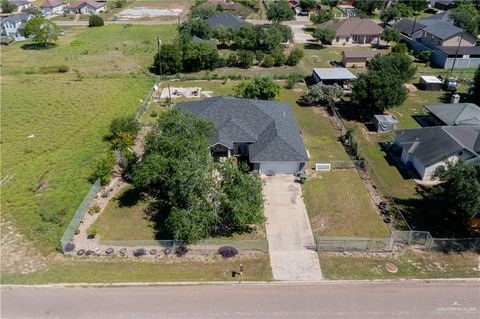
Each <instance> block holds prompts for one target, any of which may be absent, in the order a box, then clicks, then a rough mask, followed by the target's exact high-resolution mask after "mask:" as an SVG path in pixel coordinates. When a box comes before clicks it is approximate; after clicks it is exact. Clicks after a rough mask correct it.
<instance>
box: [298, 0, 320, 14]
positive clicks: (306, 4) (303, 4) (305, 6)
mask: <svg viewBox="0 0 480 319" xmlns="http://www.w3.org/2000/svg"><path fill="white" fill-rule="evenodd" d="M299 5H300V8H302V10H303V11H307V12H308V11H310V10H312V9H313V8H315V7H316V6H317V1H316V0H300V3H299Z"/></svg>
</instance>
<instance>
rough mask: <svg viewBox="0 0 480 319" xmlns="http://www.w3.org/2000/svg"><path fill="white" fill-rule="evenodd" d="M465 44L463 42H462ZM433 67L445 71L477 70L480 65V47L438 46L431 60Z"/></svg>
mask: <svg viewBox="0 0 480 319" xmlns="http://www.w3.org/2000/svg"><path fill="white" fill-rule="evenodd" d="M462 43H463V41H462ZM430 60H431V62H432V64H433V65H436V66H439V67H441V68H444V69H449V68H451V67H452V66H453V67H455V68H476V67H478V66H479V65H480V46H474V47H473V46H461V47H459V46H448V47H441V46H437V47H435V49H434V50H433V52H432V56H431V58H430Z"/></svg>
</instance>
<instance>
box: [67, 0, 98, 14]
mask: <svg viewBox="0 0 480 319" xmlns="http://www.w3.org/2000/svg"><path fill="white" fill-rule="evenodd" d="M67 9H68V11H70V12H72V13H79V14H92V13H101V12H105V11H107V5H106V4H105V3H99V2H96V1H93V0H79V1H77V2H75V3H74V4H72V5H70V6H68V7H67Z"/></svg>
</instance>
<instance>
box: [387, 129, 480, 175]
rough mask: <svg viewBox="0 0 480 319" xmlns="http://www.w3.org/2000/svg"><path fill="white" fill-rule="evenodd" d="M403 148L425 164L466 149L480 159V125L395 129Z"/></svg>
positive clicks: (428, 164)
mask: <svg viewBox="0 0 480 319" xmlns="http://www.w3.org/2000/svg"><path fill="white" fill-rule="evenodd" d="M395 133H396V134H397V138H398V140H399V142H400V144H401V145H402V147H403V148H406V149H407V150H408V151H409V153H411V154H413V155H414V156H415V158H416V159H417V160H418V161H419V162H420V163H422V164H423V165H424V166H430V165H432V164H434V163H436V162H438V161H442V160H444V159H445V158H447V157H449V156H450V155H452V154H455V153H458V152H460V151H463V150H465V149H467V150H469V151H470V152H471V153H472V158H474V159H476V160H477V161H478V160H479V159H480V127H476V126H432V127H423V128H416V129H405V130H397V131H395Z"/></svg>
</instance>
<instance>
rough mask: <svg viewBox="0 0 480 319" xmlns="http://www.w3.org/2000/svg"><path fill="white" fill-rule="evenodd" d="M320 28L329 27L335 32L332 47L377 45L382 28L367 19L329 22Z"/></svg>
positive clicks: (356, 18)
mask: <svg viewBox="0 0 480 319" xmlns="http://www.w3.org/2000/svg"><path fill="white" fill-rule="evenodd" d="M320 27H330V28H332V29H334V30H335V33H336V37H335V39H333V41H332V45H334V46H338V45H349V44H378V43H379V41H380V35H381V34H382V32H383V28H382V27H380V26H379V25H378V24H376V23H375V22H373V21H372V20H369V19H360V18H358V17H351V18H348V19H345V20H338V21H334V20H329V21H327V22H324V23H322V24H320Z"/></svg>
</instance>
